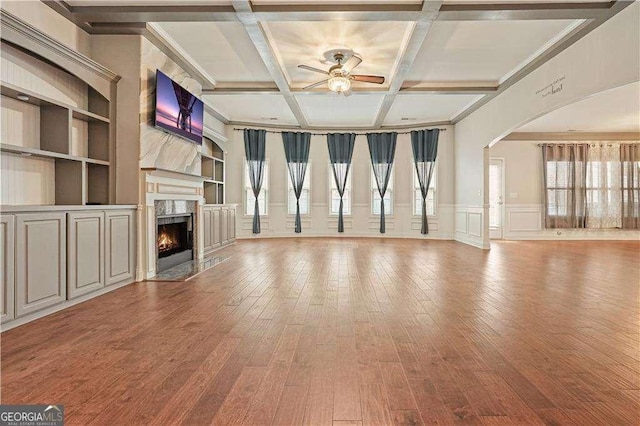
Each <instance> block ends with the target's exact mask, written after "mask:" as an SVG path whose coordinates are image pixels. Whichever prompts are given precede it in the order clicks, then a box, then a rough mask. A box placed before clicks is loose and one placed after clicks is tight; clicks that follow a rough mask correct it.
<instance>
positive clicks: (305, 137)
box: [282, 132, 311, 233]
mask: <svg viewBox="0 0 640 426" xmlns="http://www.w3.org/2000/svg"><path fill="white" fill-rule="evenodd" d="M282 143H283V144H284V155H285V156H286V158H287V167H288V168H289V176H290V177H291V185H292V186H293V192H294V194H295V196H296V229H295V232H296V233H300V232H302V221H301V220H300V194H302V187H303V185H304V178H305V174H306V173H307V164H308V163H309V147H310V145H311V133H299V132H282Z"/></svg>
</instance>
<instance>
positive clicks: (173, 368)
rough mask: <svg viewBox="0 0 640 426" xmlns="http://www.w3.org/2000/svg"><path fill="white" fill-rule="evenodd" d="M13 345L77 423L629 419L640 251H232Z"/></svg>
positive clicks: (517, 245) (38, 393)
mask: <svg viewBox="0 0 640 426" xmlns="http://www.w3.org/2000/svg"><path fill="white" fill-rule="evenodd" d="M224 253H225V254H229V255H231V259H229V260H228V261H226V262H224V263H222V264H220V265H218V266H217V267H215V268H214V269H212V270H210V271H207V272H206V273H204V274H202V275H200V276H199V277H197V278H195V279H194V280H192V281H190V282H188V283H169V282H167V283H163V282H143V283H138V284H134V285H131V286H127V287H124V288H122V289H119V290H117V291H114V292H112V293H109V294H107V295H104V296H101V297H98V298H96V299H93V300H90V301H88V302H86V303H83V304H80V305H77V306H74V307H72V308H69V309H67V310H65V311H62V312H59V313H57V314H54V315H51V316H49V317H47V318H44V319H41V320H39V321H36V322H33V323H30V324H27V325H25V326H22V327H18V328H16V329H13V330H10V331H8V332H6V333H4V334H2V336H1V339H2V342H1V343H2V364H1V368H2V387H1V390H2V395H1V397H2V403H4V404H18V403H39V404H47V403H61V404H64V406H65V411H66V417H67V424H82V425H89V424H96V425H138V424H154V425H173V424H181V423H182V424H187V425H200V424H210V423H213V424H219V425H231V424H246V425H259V424H277V425H289V424H291V425H299V424H308V425H334V426H338V425H340V426H347V425H366V424H370V425H386V424H407V425H413V424H427V425H432V424H454V423H456V424H563V425H564V424H567V425H568V424H576V425H595V424H610V425H637V424H638V423H639V421H640V419H639V408H640V378H639V377H640V361H639V359H640V357H639V348H640V346H639V345H640V341H639V329H638V321H639V319H640V314H639V300H638V297H639V284H640V242H637V241H636V242H584V241H580V242H500V243H495V244H494V245H493V248H492V249H491V251H489V252H485V251H481V250H478V249H475V248H472V247H468V246H465V245H463V244H460V243H455V242H450V241H429V242H427V241H411V240H391V239H384V240H383V239H281V240H255V241H245V242H238V243H237V244H236V245H234V246H232V247H229V248H227V249H225V250H224Z"/></svg>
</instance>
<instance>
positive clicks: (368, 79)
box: [350, 74, 384, 84]
mask: <svg viewBox="0 0 640 426" xmlns="http://www.w3.org/2000/svg"><path fill="white" fill-rule="evenodd" d="M350 77H351V79H352V80H355V81H361V82H363V83H375V84H382V83H384V77H382V76H379V75H360V74H353V75H351V76H350Z"/></svg>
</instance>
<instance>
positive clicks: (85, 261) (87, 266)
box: [67, 211, 105, 299]
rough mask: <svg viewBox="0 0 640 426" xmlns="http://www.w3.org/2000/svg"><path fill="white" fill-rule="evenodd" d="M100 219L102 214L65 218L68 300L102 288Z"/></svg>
mask: <svg viewBox="0 0 640 426" xmlns="http://www.w3.org/2000/svg"><path fill="white" fill-rule="evenodd" d="M104 217H105V213H104V212H103V211H90V212H71V213H69V215H68V221H69V222H68V235H69V247H68V250H69V258H68V259H67V261H68V266H69V267H68V279H67V292H68V295H69V299H72V298H74V297H77V296H81V295H83V294H86V293H90V292H92V291H94V290H97V289H100V288H102V287H104V282H105V279H104V278H105V277H104V264H105V255H104V254H105V251H104Z"/></svg>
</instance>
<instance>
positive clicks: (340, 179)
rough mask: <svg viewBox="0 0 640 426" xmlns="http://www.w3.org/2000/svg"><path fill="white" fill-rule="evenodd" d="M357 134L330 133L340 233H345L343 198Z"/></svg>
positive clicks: (330, 151)
mask: <svg viewBox="0 0 640 426" xmlns="http://www.w3.org/2000/svg"><path fill="white" fill-rule="evenodd" d="M355 140H356V134H355V133H328V134H327V147H328V148H329V161H330V162H331V168H332V170H333V178H334V179H335V182H336V188H337V189H338V194H339V195H340V210H339V211H338V232H344V219H343V214H342V207H343V204H342V197H343V196H344V190H345V188H346V186H347V177H348V176H349V169H350V168H351V158H352V157H353V147H354V145H355Z"/></svg>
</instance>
